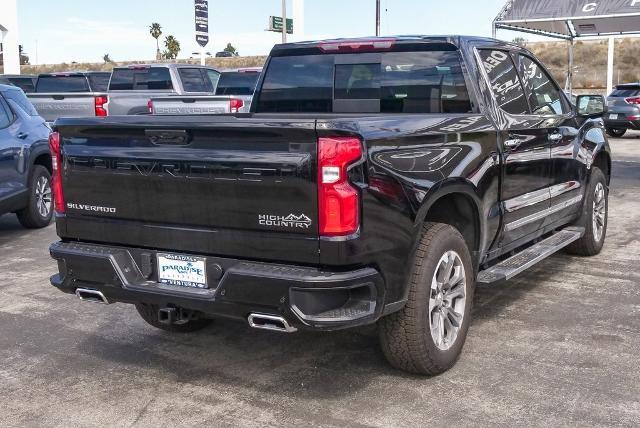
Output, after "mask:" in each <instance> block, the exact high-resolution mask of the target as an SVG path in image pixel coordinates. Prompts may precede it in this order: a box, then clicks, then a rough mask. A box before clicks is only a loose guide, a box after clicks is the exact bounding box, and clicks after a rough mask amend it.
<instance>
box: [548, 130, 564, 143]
mask: <svg viewBox="0 0 640 428" xmlns="http://www.w3.org/2000/svg"><path fill="white" fill-rule="evenodd" d="M563 138H564V136H563V135H562V134H561V133H559V132H554V133H553V134H551V135H549V139H550V140H551V141H561V140H562V139H563Z"/></svg>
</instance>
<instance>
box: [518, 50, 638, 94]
mask: <svg viewBox="0 0 640 428" xmlns="http://www.w3.org/2000/svg"><path fill="white" fill-rule="evenodd" d="M527 48H528V49H530V50H531V51H532V52H533V53H535V55H536V56H537V57H538V58H540V59H541V60H542V62H544V63H545V64H546V66H547V67H549V69H550V71H551V72H552V73H553V74H554V76H555V78H556V79H557V80H558V81H559V82H561V83H564V81H565V79H566V75H567V68H568V62H569V60H568V49H567V42H546V43H529V44H527ZM607 52H608V42H607V41H606V40H597V41H578V42H576V43H575V49H574V66H575V69H574V80H573V84H574V87H575V88H579V89H591V88H605V87H606V86H607V81H606V80H607ZM637 81H640V38H628V39H618V40H616V51H615V62H614V76H613V83H614V84H618V83H626V82H637Z"/></svg>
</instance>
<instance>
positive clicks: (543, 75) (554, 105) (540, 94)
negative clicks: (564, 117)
mask: <svg viewBox="0 0 640 428" xmlns="http://www.w3.org/2000/svg"><path fill="white" fill-rule="evenodd" d="M518 57H519V60H520V75H521V76H522V83H523V85H524V88H525V90H526V92H527V96H528V98H529V104H530V105H531V112H532V113H533V114H538V115H561V114H564V113H567V112H568V111H569V109H568V107H567V106H566V104H565V102H564V98H563V96H562V92H561V91H560V89H559V88H558V86H557V85H556V84H555V83H554V82H553V80H552V79H551V78H550V77H549V75H548V74H547V72H546V71H545V70H544V68H542V66H541V65H540V64H539V63H538V62H537V61H534V60H533V59H532V58H529V57H528V56H524V55H518Z"/></svg>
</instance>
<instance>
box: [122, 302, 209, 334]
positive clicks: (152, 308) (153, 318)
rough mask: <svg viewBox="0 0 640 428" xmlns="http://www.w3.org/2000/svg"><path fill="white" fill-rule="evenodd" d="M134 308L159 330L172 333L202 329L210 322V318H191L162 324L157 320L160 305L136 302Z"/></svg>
mask: <svg viewBox="0 0 640 428" xmlns="http://www.w3.org/2000/svg"><path fill="white" fill-rule="evenodd" d="M135 306H136V310H137V311H138V313H139V314H140V316H141V317H142V319H143V320H145V321H146V322H147V323H148V324H149V325H152V326H153V327H155V328H159V329H160V330H165V331H170V332H173V333H190V332H193V331H198V330H202V329H203V328H205V327H207V326H208V325H209V324H211V323H212V320H210V319H203V318H198V319H192V320H188V321H182V322H178V323H175V324H163V323H161V322H160V320H159V316H158V311H159V310H160V307H159V306H158V305H148V304H146V303H138V304H136V305H135Z"/></svg>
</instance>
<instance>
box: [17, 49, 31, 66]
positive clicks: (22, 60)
mask: <svg viewBox="0 0 640 428" xmlns="http://www.w3.org/2000/svg"><path fill="white" fill-rule="evenodd" d="M18 52H19V53H20V65H29V55H27V53H26V52H25V51H24V49H23V48H22V45H18Z"/></svg>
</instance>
